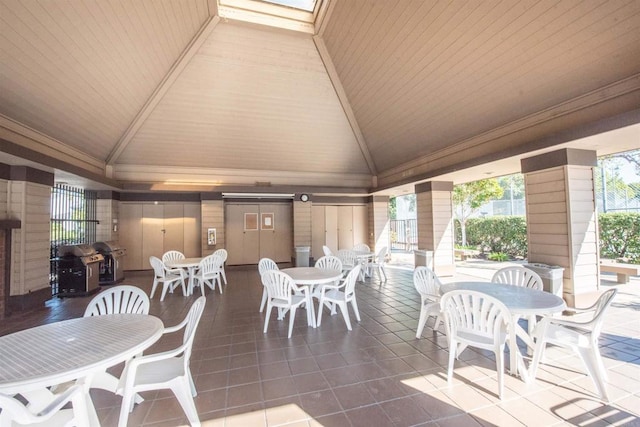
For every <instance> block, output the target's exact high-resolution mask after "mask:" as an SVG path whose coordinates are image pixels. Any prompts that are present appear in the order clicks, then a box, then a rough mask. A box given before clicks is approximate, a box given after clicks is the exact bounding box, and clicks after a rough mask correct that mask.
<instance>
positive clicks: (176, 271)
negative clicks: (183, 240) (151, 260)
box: [162, 251, 187, 280]
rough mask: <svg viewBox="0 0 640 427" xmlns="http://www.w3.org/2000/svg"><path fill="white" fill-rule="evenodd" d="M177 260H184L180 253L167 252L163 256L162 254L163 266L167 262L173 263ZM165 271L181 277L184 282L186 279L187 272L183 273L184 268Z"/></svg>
mask: <svg viewBox="0 0 640 427" xmlns="http://www.w3.org/2000/svg"><path fill="white" fill-rule="evenodd" d="M179 259H185V256H184V254H183V253H182V252H180V251H167V252H165V253H164V254H162V263H163V264H164V263H166V262H167V261H174V260H179ZM167 270H168V271H170V272H171V273H173V274H179V275H180V276H182V280H185V279H186V277H187V272H186V271H185V269H184V268H167Z"/></svg>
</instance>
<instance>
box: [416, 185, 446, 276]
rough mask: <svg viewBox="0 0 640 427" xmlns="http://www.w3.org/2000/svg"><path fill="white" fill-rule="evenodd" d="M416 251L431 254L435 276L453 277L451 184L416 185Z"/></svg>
mask: <svg viewBox="0 0 640 427" xmlns="http://www.w3.org/2000/svg"><path fill="white" fill-rule="evenodd" d="M415 191H416V208H417V216H418V249H419V250H424V251H433V270H434V272H435V273H436V274H437V275H438V276H453V275H455V270H456V269H455V260H454V253H453V247H454V240H453V239H454V234H453V197H452V194H453V182H440V181H431V182H425V183H423V184H418V185H416V190H415Z"/></svg>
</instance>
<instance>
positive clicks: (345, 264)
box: [335, 249, 358, 272]
mask: <svg viewBox="0 0 640 427" xmlns="http://www.w3.org/2000/svg"><path fill="white" fill-rule="evenodd" d="M335 256H337V257H338V258H340V261H342V271H345V272H346V271H349V270H351V269H352V268H353V267H355V266H356V264H358V257H357V256H356V253H355V252H354V251H352V250H350V249H340V250H339V251H338V252H336V255H335Z"/></svg>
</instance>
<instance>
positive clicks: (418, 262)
mask: <svg viewBox="0 0 640 427" xmlns="http://www.w3.org/2000/svg"><path fill="white" fill-rule="evenodd" d="M413 263H414V264H415V266H416V267H420V266H423V267H429V268H430V269H432V270H433V251H423V250H422V249H414V251H413Z"/></svg>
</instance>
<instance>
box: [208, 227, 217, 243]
mask: <svg viewBox="0 0 640 427" xmlns="http://www.w3.org/2000/svg"><path fill="white" fill-rule="evenodd" d="M207 245H209V246H215V245H216V229H215V228H209V229H208V230H207Z"/></svg>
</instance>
